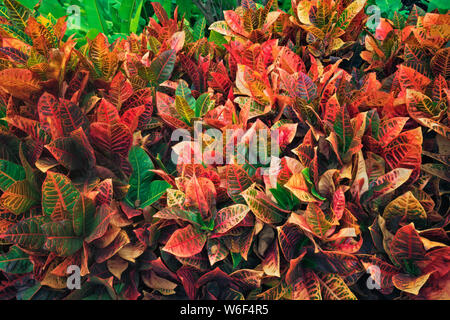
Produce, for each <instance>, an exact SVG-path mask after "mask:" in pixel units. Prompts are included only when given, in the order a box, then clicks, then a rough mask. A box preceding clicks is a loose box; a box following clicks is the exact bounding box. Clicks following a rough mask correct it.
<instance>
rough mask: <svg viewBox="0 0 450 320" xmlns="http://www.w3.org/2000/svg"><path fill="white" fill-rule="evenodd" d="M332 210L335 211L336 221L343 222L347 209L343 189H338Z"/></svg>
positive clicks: (334, 196)
mask: <svg viewBox="0 0 450 320" xmlns="http://www.w3.org/2000/svg"><path fill="white" fill-rule="evenodd" d="M331 209H332V210H333V214H334V219H335V220H336V221H339V220H341V218H342V215H343V214H344V209H345V194H344V190H343V188H338V189H337V190H336V192H335V193H334V195H333V203H332V205H331Z"/></svg>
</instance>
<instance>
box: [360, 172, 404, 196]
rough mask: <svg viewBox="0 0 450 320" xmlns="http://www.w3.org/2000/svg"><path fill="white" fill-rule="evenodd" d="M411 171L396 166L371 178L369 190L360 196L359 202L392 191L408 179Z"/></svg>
mask: <svg viewBox="0 0 450 320" xmlns="http://www.w3.org/2000/svg"><path fill="white" fill-rule="evenodd" d="M412 171H413V170H412V169H405V168H397V169H394V170H392V171H390V172H388V173H386V174H384V175H382V176H381V177H379V178H377V179H375V180H373V181H372V182H371V183H370V184H369V190H368V191H367V192H365V193H364V194H363V196H362V197H361V203H362V202H363V200H366V199H367V200H368V199H373V198H376V197H378V196H380V195H383V194H388V193H390V192H392V191H394V190H395V189H397V188H398V187H399V186H401V185H402V184H404V183H405V182H406V181H408V179H409V177H410V176H411V173H412Z"/></svg>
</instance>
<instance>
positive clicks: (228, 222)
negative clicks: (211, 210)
mask: <svg viewBox="0 0 450 320" xmlns="http://www.w3.org/2000/svg"><path fill="white" fill-rule="evenodd" d="M249 211H250V209H249V207H247V206H246V205H243V204H235V205H232V206H228V207H225V208H223V209H221V210H219V212H217V215H216V218H215V226H214V232H215V233H226V232H227V231H228V230H230V229H232V228H233V227H235V226H237V225H238V224H239V223H240V222H241V221H242V220H244V218H245V217H246V215H247V213H248V212H249Z"/></svg>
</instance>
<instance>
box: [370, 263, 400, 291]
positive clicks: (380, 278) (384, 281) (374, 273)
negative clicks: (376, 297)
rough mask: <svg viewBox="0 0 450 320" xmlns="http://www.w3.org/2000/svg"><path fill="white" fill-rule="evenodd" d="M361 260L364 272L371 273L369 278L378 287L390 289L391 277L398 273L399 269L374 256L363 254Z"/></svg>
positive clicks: (391, 284) (391, 285)
mask: <svg viewBox="0 0 450 320" xmlns="http://www.w3.org/2000/svg"><path fill="white" fill-rule="evenodd" d="M361 262H362V264H363V265H364V268H365V269H366V272H367V273H369V274H370V275H371V280H372V281H374V282H375V284H376V285H378V286H379V287H380V289H381V290H389V289H392V287H393V286H394V284H393V283H392V277H393V276H395V275H396V274H398V273H400V272H401V270H400V269H399V268H397V267H395V266H393V265H391V264H389V263H387V262H384V261H383V260H381V259H378V258H376V257H374V256H363V257H362V258H361Z"/></svg>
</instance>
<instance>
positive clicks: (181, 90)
mask: <svg viewBox="0 0 450 320" xmlns="http://www.w3.org/2000/svg"><path fill="white" fill-rule="evenodd" d="M175 96H180V97H182V98H184V99H186V101H187V103H188V104H189V106H190V107H191V108H192V109H193V107H194V105H195V99H194V97H193V96H192V94H191V89H189V85H188V84H187V82H186V81H184V80H181V81H180V82H179V84H178V86H177V89H176V90H175Z"/></svg>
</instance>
